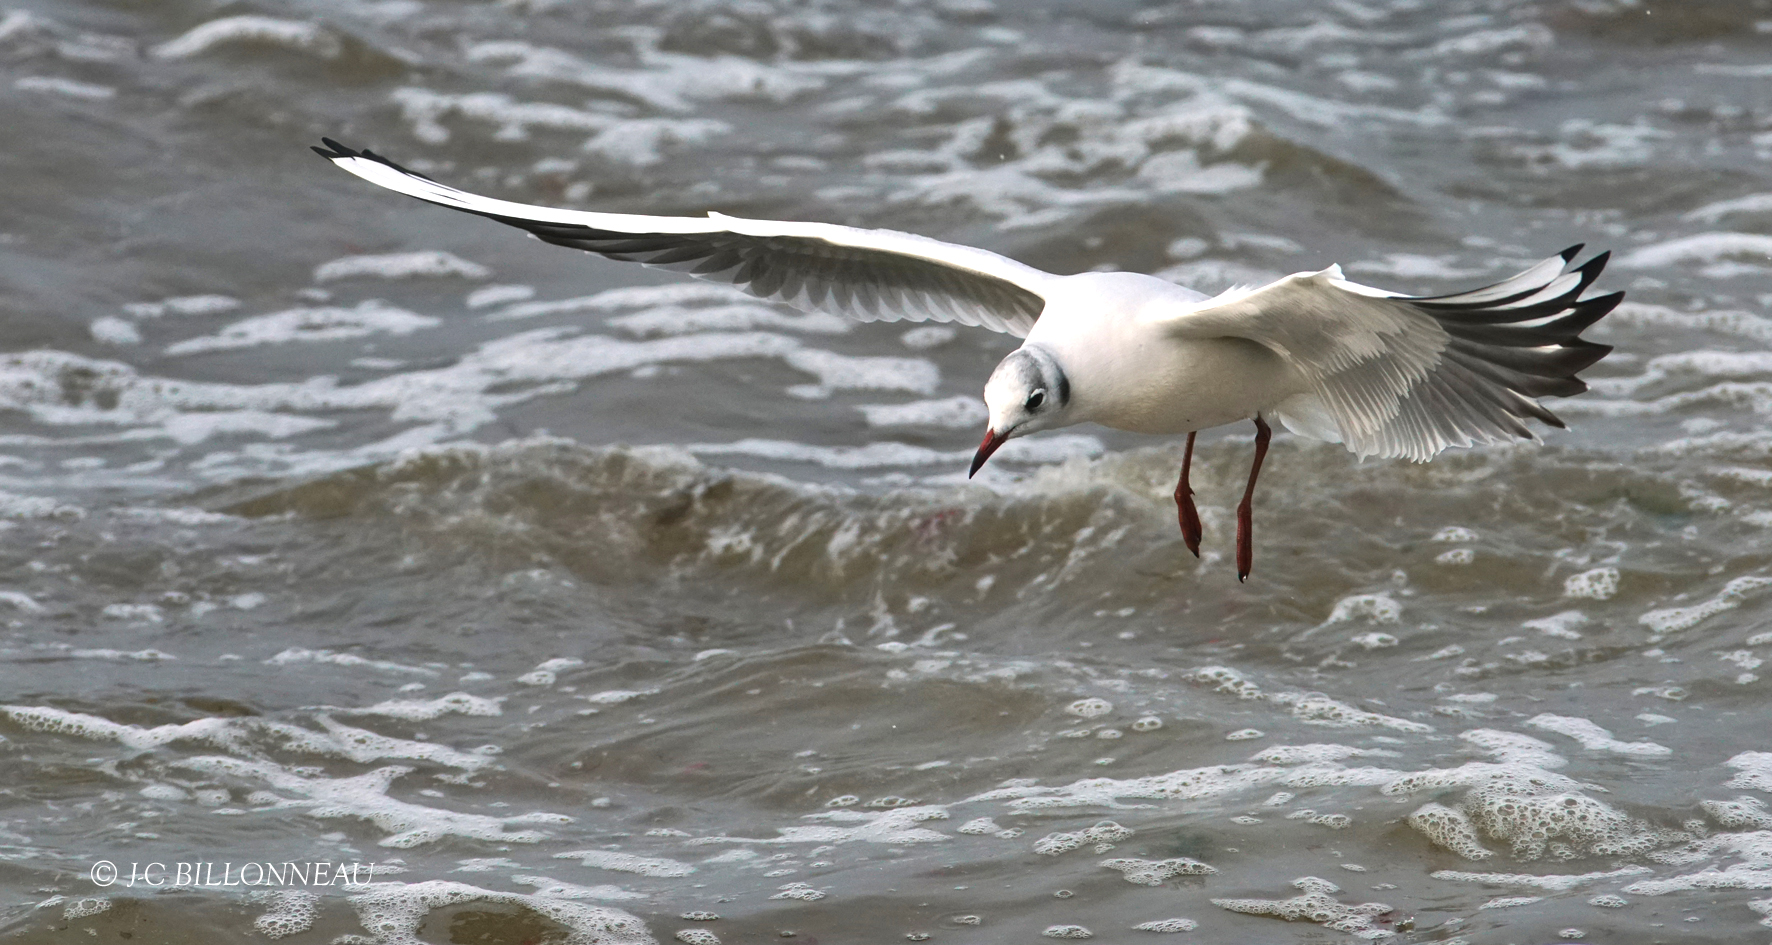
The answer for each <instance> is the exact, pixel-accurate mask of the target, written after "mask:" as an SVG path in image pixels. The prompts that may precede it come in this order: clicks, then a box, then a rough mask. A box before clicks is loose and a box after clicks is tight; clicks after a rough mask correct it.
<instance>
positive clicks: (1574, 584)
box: [1563, 568, 1618, 600]
mask: <svg viewBox="0 0 1772 945" xmlns="http://www.w3.org/2000/svg"><path fill="white" fill-rule="evenodd" d="M1616 593H1618V569H1617V568H1594V569H1593V570H1591V571H1583V572H1581V573H1580V574H1574V575H1570V577H1569V579H1568V580H1566V581H1564V582H1563V596H1564V597H1586V598H1591V599H1593V600H1607V599H1610V598H1611V597H1612V595H1613V594H1616Z"/></svg>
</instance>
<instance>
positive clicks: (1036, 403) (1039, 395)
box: [1027, 388, 1046, 410]
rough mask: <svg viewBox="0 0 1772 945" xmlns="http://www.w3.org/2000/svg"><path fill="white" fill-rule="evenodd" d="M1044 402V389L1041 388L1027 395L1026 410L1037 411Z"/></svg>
mask: <svg viewBox="0 0 1772 945" xmlns="http://www.w3.org/2000/svg"><path fill="white" fill-rule="evenodd" d="M1045 402H1046V389H1045V388H1041V389H1039V390H1037V391H1034V392H1033V393H1031V394H1029V395H1028V402H1027V409H1029V410H1038V409H1040V405H1041V404H1043V403H1045Z"/></svg>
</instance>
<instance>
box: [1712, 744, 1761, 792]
mask: <svg viewBox="0 0 1772 945" xmlns="http://www.w3.org/2000/svg"><path fill="white" fill-rule="evenodd" d="M1723 764H1725V765H1728V766H1729V767H1731V768H1734V769H1735V770H1736V771H1738V772H1740V773H1739V774H1737V775H1735V777H1733V778H1731V779H1730V780H1729V787H1732V788H1752V789H1753V790H1756V791H1765V792H1767V793H1772V752H1766V751H1744V752H1741V753H1740V754H1737V755H1735V756H1734V757H1732V758H1730V759H1729V760H1728V761H1725V762H1723Z"/></svg>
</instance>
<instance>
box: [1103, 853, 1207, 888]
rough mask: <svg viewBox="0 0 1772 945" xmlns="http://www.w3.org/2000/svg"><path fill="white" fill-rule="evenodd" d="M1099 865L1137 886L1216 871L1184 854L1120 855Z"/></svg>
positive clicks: (1158, 883) (1151, 884)
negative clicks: (1154, 856)
mask: <svg viewBox="0 0 1772 945" xmlns="http://www.w3.org/2000/svg"><path fill="white" fill-rule="evenodd" d="M1099 865H1100V866H1103V867H1106V868H1107V869H1110V870H1116V871H1118V872H1119V873H1120V874H1121V875H1122V876H1124V877H1126V881H1127V882H1129V883H1133V884H1135V885H1139V886H1161V885H1163V881H1164V880H1166V879H1169V878H1171V877H1174V876H1205V875H1207V874H1209V873H1216V872H1218V870H1216V869H1214V868H1212V867H1210V866H1208V865H1206V864H1205V863H1202V862H1200V861H1199V860H1196V859H1192V858H1190V857H1185V856H1178V857H1173V858H1171V859H1167V860H1138V859H1133V858H1130V857H1121V858H1119V859H1113V860H1102V861H1101V863H1100V864H1099Z"/></svg>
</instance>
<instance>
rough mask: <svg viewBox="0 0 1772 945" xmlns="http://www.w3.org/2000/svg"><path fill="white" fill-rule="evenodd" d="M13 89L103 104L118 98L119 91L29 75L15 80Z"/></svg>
mask: <svg viewBox="0 0 1772 945" xmlns="http://www.w3.org/2000/svg"><path fill="white" fill-rule="evenodd" d="M12 87H13V88H15V89H18V90H19V91H21V92H46V93H48V94H50V95H63V96H66V97H68V98H78V99H85V100H86V101H89V102H102V101H105V100H106V99H111V98H115V97H116V96H117V90H116V89H115V88H112V87H111V86H108V85H95V84H93V83H91V82H76V81H74V80H73V79H65V78H62V77H60V76H48V75H28V76H24V77H22V78H20V79H17V80H14V81H13V83H12Z"/></svg>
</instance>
